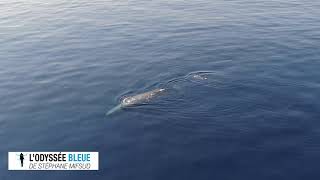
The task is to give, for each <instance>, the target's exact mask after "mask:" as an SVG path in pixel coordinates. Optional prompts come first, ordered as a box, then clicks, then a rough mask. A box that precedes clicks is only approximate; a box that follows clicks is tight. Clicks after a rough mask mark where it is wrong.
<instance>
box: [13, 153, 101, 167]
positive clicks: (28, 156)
mask: <svg viewBox="0 0 320 180" xmlns="http://www.w3.org/2000/svg"><path fill="white" fill-rule="evenodd" d="M8 170H99V152H8Z"/></svg>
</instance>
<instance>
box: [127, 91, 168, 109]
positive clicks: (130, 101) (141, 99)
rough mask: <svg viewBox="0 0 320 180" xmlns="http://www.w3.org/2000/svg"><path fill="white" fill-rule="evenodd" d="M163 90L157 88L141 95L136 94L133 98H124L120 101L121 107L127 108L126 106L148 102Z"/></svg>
mask: <svg viewBox="0 0 320 180" xmlns="http://www.w3.org/2000/svg"><path fill="white" fill-rule="evenodd" d="M164 90H165V89H160V88H158V89H154V90H152V91H148V92H145V93H142V94H137V95H135V96H129V97H126V98H124V99H123V100H122V101H121V105H122V107H127V106H132V105H136V104H142V103H146V102H149V101H150V100H151V99H152V98H154V97H155V96H156V95H158V94H159V93H161V92H163V91H164Z"/></svg>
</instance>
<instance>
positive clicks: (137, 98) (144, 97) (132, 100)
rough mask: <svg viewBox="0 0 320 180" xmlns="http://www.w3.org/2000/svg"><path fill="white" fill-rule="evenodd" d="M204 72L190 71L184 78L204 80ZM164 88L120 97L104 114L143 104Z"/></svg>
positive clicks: (205, 78) (205, 77) (206, 78)
mask: <svg viewBox="0 0 320 180" xmlns="http://www.w3.org/2000/svg"><path fill="white" fill-rule="evenodd" d="M206 74H207V73H203V72H197V73H190V74H188V75H187V76H184V78H191V79H193V80H197V81H205V80H208V77H207V76H206ZM172 82H175V81H172ZM166 90H167V89H164V88H156V89H154V90H151V91H147V92H144V93H141V94H137V95H134V96H129V97H126V98H124V99H122V100H121V102H120V103H119V104H118V105H117V106H116V107H114V108H112V109H111V110H109V111H108V112H107V113H106V115H107V116H108V115H110V114H112V113H114V112H117V111H119V110H121V109H122V108H126V107H130V106H134V105H139V104H143V103H148V102H150V100H152V99H153V98H155V97H156V96H158V95H160V94H161V93H162V92H164V91H166Z"/></svg>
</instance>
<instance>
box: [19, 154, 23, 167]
mask: <svg viewBox="0 0 320 180" xmlns="http://www.w3.org/2000/svg"><path fill="white" fill-rule="evenodd" d="M23 160H24V156H23V154H22V153H21V154H20V162H21V167H23Z"/></svg>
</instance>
